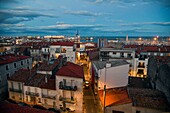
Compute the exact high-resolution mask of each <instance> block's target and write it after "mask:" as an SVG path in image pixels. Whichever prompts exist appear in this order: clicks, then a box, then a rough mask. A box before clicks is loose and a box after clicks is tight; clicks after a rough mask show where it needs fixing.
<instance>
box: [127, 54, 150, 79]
mask: <svg viewBox="0 0 170 113" xmlns="http://www.w3.org/2000/svg"><path fill="white" fill-rule="evenodd" d="M148 59H149V58H148V56H146V55H139V56H138V57H137V58H135V59H134V69H133V70H132V71H131V73H130V74H131V75H132V76H136V77H142V78H143V77H144V78H146V77H147V68H148Z"/></svg>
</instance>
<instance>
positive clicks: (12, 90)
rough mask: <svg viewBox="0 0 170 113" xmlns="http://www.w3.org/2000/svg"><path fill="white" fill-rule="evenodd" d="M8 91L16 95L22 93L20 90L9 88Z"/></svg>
mask: <svg viewBox="0 0 170 113" xmlns="http://www.w3.org/2000/svg"><path fill="white" fill-rule="evenodd" d="M9 91H11V92H16V93H22V90H21V89H14V88H10V89H9Z"/></svg>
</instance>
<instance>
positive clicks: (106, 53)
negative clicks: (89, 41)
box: [99, 48, 135, 71]
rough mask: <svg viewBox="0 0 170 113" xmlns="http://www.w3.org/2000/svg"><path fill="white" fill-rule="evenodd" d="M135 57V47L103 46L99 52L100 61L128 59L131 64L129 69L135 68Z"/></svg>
mask: <svg viewBox="0 0 170 113" xmlns="http://www.w3.org/2000/svg"><path fill="white" fill-rule="evenodd" d="M134 58H135V49H114V48H101V49H100V52H99V59H100V61H112V60H117V59H118V60H119V59H124V60H126V61H127V62H128V63H129V64H130V65H129V66H130V67H129V71H130V70H134Z"/></svg>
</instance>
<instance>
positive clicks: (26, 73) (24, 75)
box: [8, 69, 36, 83]
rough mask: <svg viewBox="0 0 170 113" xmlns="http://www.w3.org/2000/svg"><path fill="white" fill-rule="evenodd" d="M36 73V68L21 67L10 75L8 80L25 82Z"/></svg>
mask: <svg viewBox="0 0 170 113" xmlns="http://www.w3.org/2000/svg"><path fill="white" fill-rule="evenodd" d="M35 73H36V71H35V70H28V69H19V70H18V71H17V72H16V73H15V74H13V75H12V76H10V78H9V79H8V80H11V81H16V82H23V83H25V82H26V81H27V80H28V79H29V78H30V77H31V76H33V75H34V74H35Z"/></svg>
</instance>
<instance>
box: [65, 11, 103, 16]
mask: <svg viewBox="0 0 170 113" xmlns="http://www.w3.org/2000/svg"><path fill="white" fill-rule="evenodd" d="M65 14H71V15H81V16H100V15H102V14H101V13H94V12H89V11H66V12H65Z"/></svg>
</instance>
